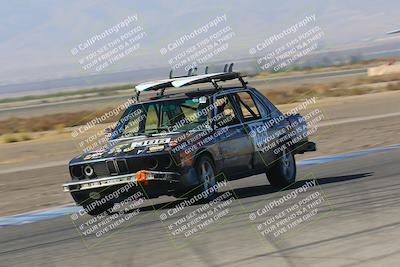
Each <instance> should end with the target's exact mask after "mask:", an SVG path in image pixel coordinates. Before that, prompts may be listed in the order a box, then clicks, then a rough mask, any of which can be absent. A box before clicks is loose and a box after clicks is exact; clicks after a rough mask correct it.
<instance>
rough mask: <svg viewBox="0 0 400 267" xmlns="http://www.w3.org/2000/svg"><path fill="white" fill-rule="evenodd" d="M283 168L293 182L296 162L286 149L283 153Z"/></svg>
mask: <svg viewBox="0 0 400 267" xmlns="http://www.w3.org/2000/svg"><path fill="white" fill-rule="evenodd" d="M282 168H283V173H284V174H285V177H286V179H287V180H288V181H290V180H292V178H293V177H292V176H293V173H294V161H293V156H292V154H291V153H290V152H289V153H288V152H287V151H286V149H285V150H284V151H283V152H282Z"/></svg>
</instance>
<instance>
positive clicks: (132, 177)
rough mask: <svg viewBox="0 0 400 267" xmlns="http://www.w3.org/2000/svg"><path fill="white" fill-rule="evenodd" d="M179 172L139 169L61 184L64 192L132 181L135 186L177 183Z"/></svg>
mask: <svg viewBox="0 0 400 267" xmlns="http://www.w3.org/2000/svg"><path fill="white" fill-rule="evenodd" d="M179 176H180V174H179V173H176V172H159V171H139V172H136V173H131V174H124V175H118V176H110V177H105V178H97V179H85V180H79V181H72V182H67V183H64V184H63V191H64V192H76V191H84V190H91V189H102V188H107V187H110V186H124V185H125V184H129V183H133V184H134V185H136V186H139V185H140V184H142V185H148V184H149V183H153V182H161V183H166V184H179V183H180V179H179Z"/></svg>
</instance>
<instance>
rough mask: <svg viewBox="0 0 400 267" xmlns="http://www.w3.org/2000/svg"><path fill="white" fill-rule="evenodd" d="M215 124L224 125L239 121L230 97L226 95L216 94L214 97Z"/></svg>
mask: <svg viewBox="0 0 400 267" xmlns="http://www.w3.org/2000/svg"><path fill="white" fill-rule="evenodd" d="M215 105H216V111H217V121H216V123H217V126H218V127H224V126H227V125H234V124H238V123H240V121H239V118H238V117H237V115H236V113H235V110H234V107H233V104H232V102H231V99H230V97H229V96H228V95H222V96H218V97H217V98H216V103H215Z"/></svg>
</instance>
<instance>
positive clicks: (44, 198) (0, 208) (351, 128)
mask: <svg viewBox="0 0 400 267" xmlns="http://www.w3.org/2000/svg"><path fill="white" fill-rule="evenodd" d="M399 102H400V92H385V93H379V94H370V95H361V96H351V97H341V98H327V99H322V100H318V101H317V105H318V108H320V110H322V111H323V113H324V115H325V120H324V123H327V124H328V126H325V127H321V128H320V129H319V130H318V131H317V133H316V134H315V135H314V136H312V138H311V139H312V140H314V141H316V142H317V144H318V151H317V152H314V153H307V154H305V155H300V156H299V157H298V159H304V158H310V157H315V156H320V155H327V154H333V153H341V152H348V151H354V150H360V149H366V148H371V147H379V146H384V145H390V144H395V143H399V141H400V140H399V137H398V133H399V131H400V124H399V121H400V116H394V117H388V118H381V119H369V120H365V121H358V122H349V123H339V124H334V125H329V123H330V122H331V123H332V122H333V123H334V122H338V121H339V122H340V120H343V119H346V118H360V117H361V118H362V117H367V116H372V115H382V114H390V113H395V112H400V106H399V105H398V103H399ZM294 106H296V104H291V105H284V106H281V107H280V108H281V109H282V110H289V109H291V108H293V107H294ZM81 138H84V137H81ZM78 142H79V140H76V139H73V138H72V137H71V134H70V133H69V132H65V133H55V132H53V133H47V134H44V135H43V136H42V137H40V138H38V139H36V140H31V141H25V142H19V143H11V144H0V151H1V153H0V216H2V215H11V214H16V213H20V212H25V211H30V210H35V209H40V208H46V207H51V206H55V205H62V204H67V203H71V202H72V199H71V198H70V196H69V195H68V194H65V193H63V192H62V188H61V184H62V183H63V182H65V181H68V180H69V179H70V178H69V173H68V168H67V162H68V160H69V159H71V158H72V157H73V156H74V155H77V154H78V153H80V149H79V146H78ZM63 162H65V164H64V163H63Z"/></svg>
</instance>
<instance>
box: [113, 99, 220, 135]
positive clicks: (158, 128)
mask: <svg viewBox="0 0 400 267" xmlns="http://www.w3.org/2000/svg"><path fill="white" fill-rule="evenodd" d="M209 99H210V98H209V97H206V96H201V97H196V98H183V99H173V100H163V101H155V102H150V103H144V104H136V105H133V106H131V107H129V108H128V109H127V110H126V111H125V113H124V114H123V115H122V117H121V118H120V120H119V121H118V123H117V126H116V127H115V129H114V130H113V134H112V139H115V138H119V137H121V136H123V137H124V136H127V137H129V136H135V135H151V134H157V133H171V132H187V131H196V130H203V129H205V128H210V127H211V126H210V125H209V121H210V120H209V118H210V117H211V113H212V106H210V104H209V102H210V100H209Z"/></svg>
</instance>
